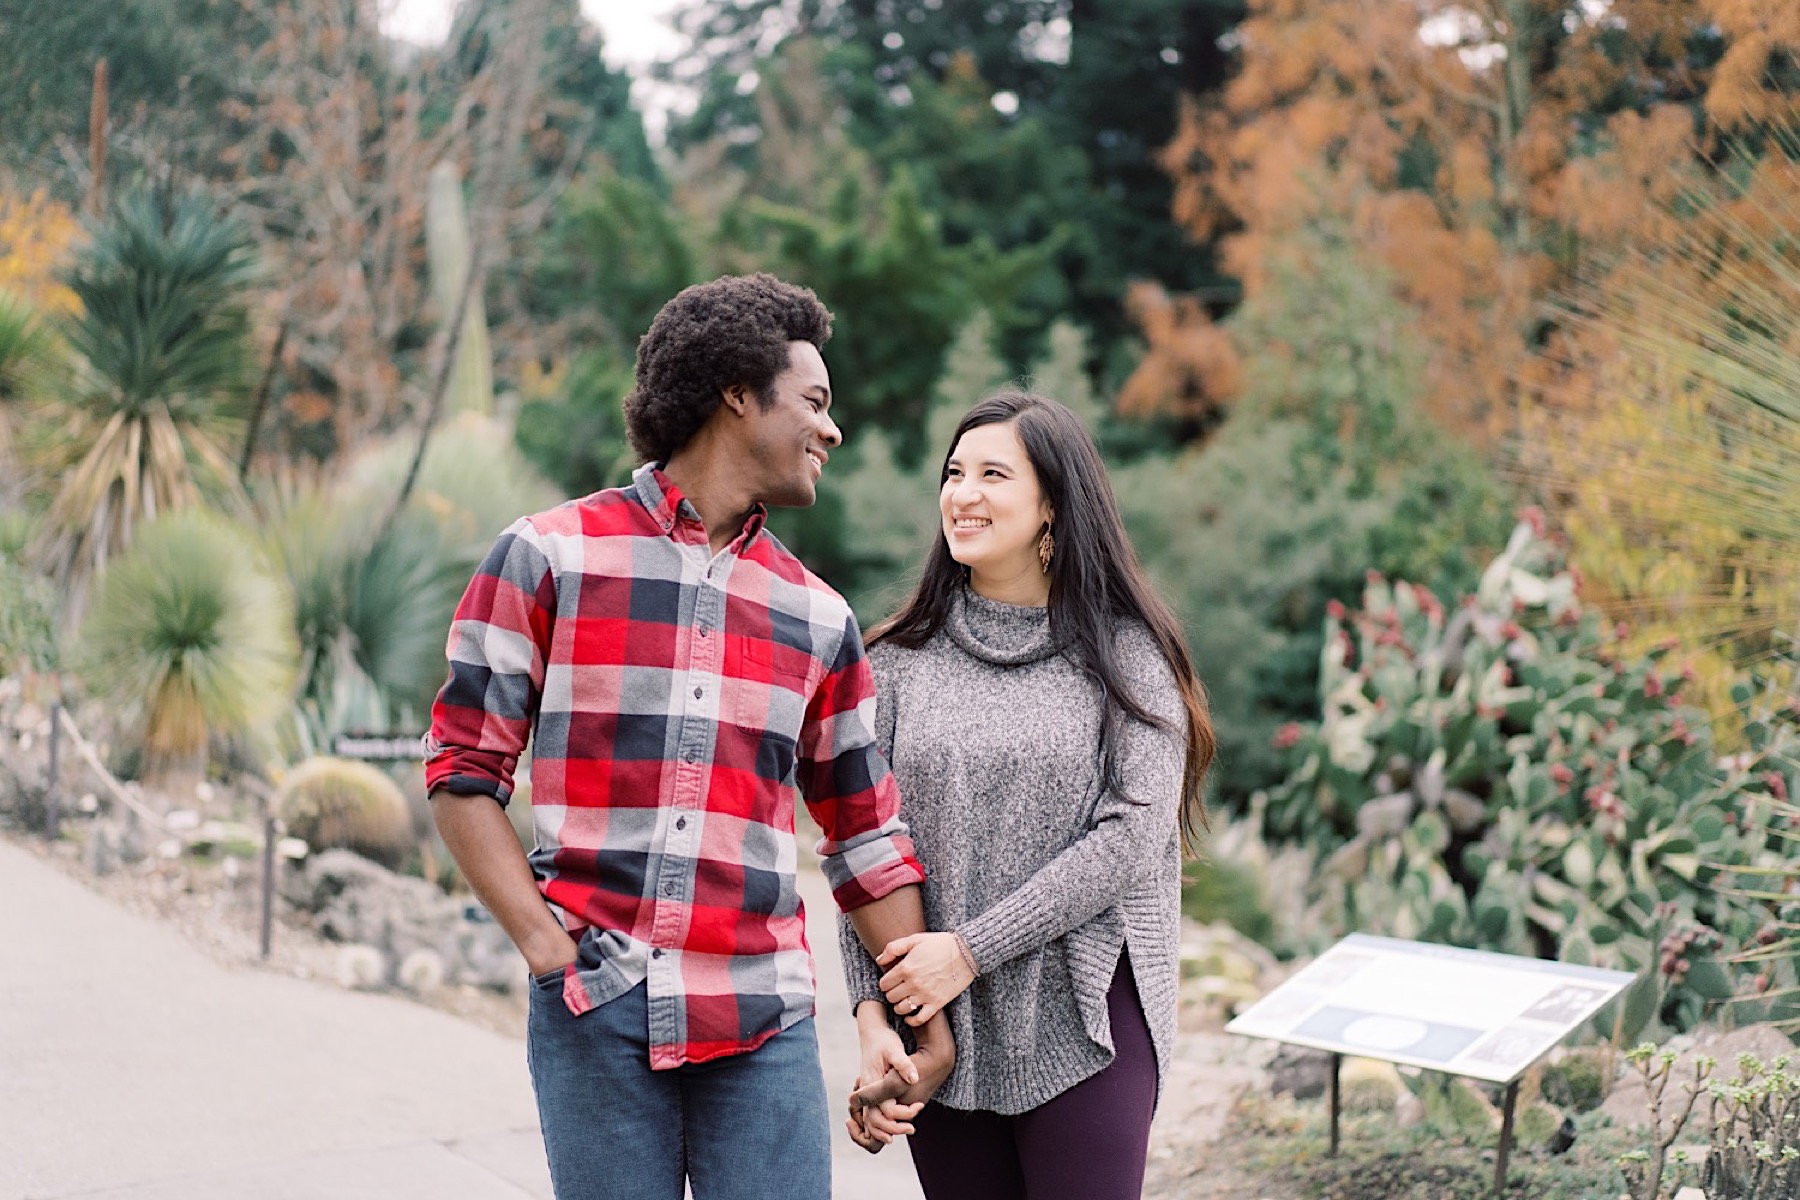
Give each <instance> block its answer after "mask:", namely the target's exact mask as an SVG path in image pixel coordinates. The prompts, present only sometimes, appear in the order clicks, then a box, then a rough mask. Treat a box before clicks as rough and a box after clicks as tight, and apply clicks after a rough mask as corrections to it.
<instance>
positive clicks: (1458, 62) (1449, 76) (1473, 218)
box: [1164, 0, 1755, 447]
mask: <svg viewBox="0 0 1800 1200" xmlns="http://www.w3.org/2000/svg"><path fill="white" fill-rule="evenodd" d="M1741 3H1742V6H1749V7H1754V6H1755V0H1741ZM1729 5H1730V0H1704V2H1703V0H1614V2H1613V3H1611V4H1609V5H1607V6H1605V7H1604V8H1601V7H1599V6H1596V5H1592V4H1584V3H1581V2H1580V0H1476V2H1474V3H1456V4H1452V3H1447V2H1444V0H1420V3H1417V4H1392V3H1384V2H1382V0H1250V3H1249V14H1248V17H1247V19H1246V20H1245V22H1244V24H1243V25H1242V26H1241V28H1240V36H1241V47H1240V54H1241V64H1240V70H1239V73H1238V75H1237V76H1236V77H1235V78H1234V79H1233V80H1232V82H1231V83H1230V84H1229V85H1228V86H1227V87H1226V88H1225V90H1224V91H1223V93H1222V94H1221V95H1220V97H1219V98H1218V99H1217V100H1216V101H1215V102H1212V103H1210V104H1207V105H1201V104H1199V103H1191V104H1189V105H1188V106H1187V108H1186V111H1185V112H1184V113H1183V116H1182V120H1181V124H1180V128H1179V131H1178V133H1177V136H1176V138H1175V139H1174V141H1173V142H1172V143H1171V144H1170V145H1169V147H1168V148H1167V150H1166V152H1165V156H1164V162H1165V165H1166V166H1167V167H1168V168H1169V169H1170V171H1171V172H1172V174H1173V175H1174V178H1175V181H1176V195H1175V215H1176V217H1177V219H1178V220H1179V221H1181V222H1182V223H1183V224H1184V225H1185V226H1187V228H1188V229H1189V230H1190V231H1191V232H1192V233H1193V234H1194V235H1195V236H1196V237H1197V238H1200V239H1219V242H1220V249H1221V252H1222V256H1223V260H1224V262H1225V264H1226V266H1227V268H1228V269H1229V270H1230V271H1231V272H1232V273H1234V274H1236V275H1237V276H1238V277H1239V278H1240V279H1241V280H1242V281H1243V283H1244V287H1245V290H1246V293H1247V294H1250V295H1254V294H1255V292H1256V290H1257V289H1258V288H1260V287H1263V286H1266V284H1267V282H1268V278H1269V271H1268V269H1267V263H1268V261H1269V256H1270V255H1271V254H1272V253H1274V252H1275V251H1276V249H1277V248H1278V246H1279V245H1280V244H1281V243H1282V242H1283V241H1285V240H1286V239H1288V238H1289V236H1290V235H1291V234H1292V233H1293V232H1294V231H1296V230H1298V229H1301V228H1304V227H1306V226H1308V225H1310V224H1313V223H1316V222H1317V221H1319V220H1321V219H1326V218H1328V217H1331V218H1336V219H1339V220H1342V221H1345V222H1347V223H1348V224H1349V226H1350V228H1351V229H1352V230H1353V234H1354V236H1355V238H1356V239H1357V241H1358V242H1359V244H1360V245H1361V247H1362V248H1363V251H1364V252H1365V253H1366V254H1367V255H1368V256H1369V258H1370V261H1371V262H1373V263H1378V264H1380V265H1381V266H1383V267H1384V268H1385V269H1386V270H1387V271H1388V272H1390V273H1391V275H1392V276H1393V278H1394V281H1395V287H1396V289H1397V291H1398V292H1399V298H1400V299H1401V300H1402V302H1404V303H1405V304H1407V305H1409V306H1410V307H1411V308H1412V309H1413V310H1414V311H1416V313H1417V315H1418V323H1419V331H1420V332H1421V334H1422V335H1423V336H1424V339H1425V341H1426V342H1427V343H1428V344H1429V345H1430V346H1431V347H1432V353H1431V358H1430V361H1429V363H1428V364H1427V366H1426V380H1425V384H1426V386H1425V396H1424V403H1425V406H1426V408H1427V410H1428V411H1429V412H1431V413H1432V414H1433V415H1434V416H1435V417H1436V418H1437V419H1438V420H1440V421H1441V422H1442V423H1443V424H1445V425H1446V426H1447V427H1449V428H1450V429H1452V430H1453V431H1456V432H1458V433H1461V434H1463V435H1464V436H1466V437H1469V438H1471V439H1473V440H1475V441H1477V442H1478V443H1479V444H1483V445H1487V446H1490V447H1491V446H1494V445H1496V444H1497V443H1498V441H1499V440H1500V438H1502V437H1503V436H1504V435H1506V434H1508V433H1510V432H1511V431H1512V430H1513V429H1514V427H1515V404H1514V397H1515V395H1516V386H1517V380H1518V377H1519V375H1520V371H1521V367H1522V364H1523V363H1524V362H1525V361H1526V359H1527V358H1528V356H1529V355H1530V354H1531V353H1532V351H1533V349H1534V343H1535V341H1536V339H1537V336H1538V329H1537V326H1538V323H1539V321H1540V312H1539V303H1540V301H1541V299H1542V298H1543V297H1544V296H1545V295H1546V294H1547V293H1548V292H1550V291H1551V290H1552V289H1554V288H1555V287H1557V286H1558V285H1559V284H1560V283H1561V282H1563V281H1564V280H1566V279H1568V278H1569V277H1570V276H1571V274H1572V273H1573V272H1574V271H1575V270H1576V269H1577V268H1578V266H1579V264H1581V263H1582V262H1583V261H1584V260H1585V259H1586V257H1587V256H1589V255H1591V254H1594V253H1605V252H1607V249H1608V242H1609V240H1610V239H1616V238H1617V237H1619V236H1621V235H1622V234H1623V233H1625V232H1626V231H1628V230H1630V229H1631V228H1632V227H1633V225H1634V223H1635V222H1636V221H1637V220H1638V219H1639V218H1640V217H1641V215H1642V214H1644V213H1645V212H1646V211H1647V210H1648V209H1649V208H1651V207H1652V206H1653V205H1654V203H1655V200H1656V197H1655V195H1654V194H1653V189H1652V184H1653V182H1654V179H1655V177H1656V173H1655V172H1654V171H1649V170H1646V169H1643V168H1644V166H1645V165H1646V164H1653V163H1666V162H1668V161H1669V160H1670V159H1671V158H1680V157H1684V156H1686V155H1687V154H1688V153H1689V150H1688V146H1689V143H1690V142H1691V141H1692V139H1693V137H1694V134H1695V125H1694V115H1693V113H1694V110H1695V108H1696V107H1697V106H1698V104H1699V103H1700V101H1701V100H1702V98H1703V97H1705V96H1706V95H1707V88H1708V85H1709V83H1710V82H1711V77H1712V74H1713V68H1712V64H1713V62H1714V61H1715V60H1716V59H1717V58H1718V56H1719V54H1720V53H1721V42H1720V37H1719V29H1721V28H1723V27H1724V22H1723V21H1722V20H1721V21H1720V22H1719V24H1718V25H1717V26H1715V25H1714V23H1713V22H1714V15H1713V14H1712V12H1711V11H1710V10H1711V9H1712V8H1720V9H1724V8H1727V7H1729ZM1655 105H1663V106H1666V107H1663V108H1657V107H1655ZM1606 147H1611V148H1613V149H1614V151H1615V152H1616V153H1615V159H1614V161H1613V163H1612V164H1611V166H1610V167H1609V171H1608V173H1606V174H1603V175H1596V174H1595V173H1594V171H1593V170H1592V168H1590V167H1589V166H1587V165H1586V159H1587V158H1589V157H1590V156H1591V155H1592V153H1593V152H1594V150H1595V149H1596V148H1606ZM1634 165H1635V168H1636V169H1634ZM1601 183H1604V185H1605V186H1604V187H1603V188H1602V187H1600V186H1599V185H1600V184H1601ZM1250 349H1251V350H1252V352H1256V350H1257V349H1258V348H1250Z"/></svg>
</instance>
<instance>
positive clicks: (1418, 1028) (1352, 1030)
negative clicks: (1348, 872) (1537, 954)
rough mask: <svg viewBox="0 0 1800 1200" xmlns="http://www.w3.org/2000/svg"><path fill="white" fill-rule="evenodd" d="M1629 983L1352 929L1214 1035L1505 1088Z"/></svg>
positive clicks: (1584, 970)
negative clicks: (1236, 1035)
mask: <svg viewBox="0 0 1800 1200" xmlns="http://www.w3.org/2000/svg"><path fill="white" fill-rule="evenodd" d="M1635 978H1636V977H1635V976H1633V975H1631V974H1629V973H1627V972H1624V971H1608V970H1603V969H1601V968H1599V967H1581V966H1574V965H1572V964H1569V963H1557V962H1545V961H1543V960H1542V959H1536V958H1524V957H1520V956H1517V955H1512V954H1493V953H1489V952H1487V951H1482V950H1463V949H1459V948H1457V947H1454V946H1433V945H1427V944H1425V943H1423V942H1407V941H1401V940H1399V939H1396V938H1384V937H1372V936H1369V935H1368V934H1361V933H1353V934H1351V935H1350V936H1349V937H1347V938H1345V939H1344V940H1343V941H1341V942H1339V943H1338V944H1337V945H1335V946H1333V947H1332V948H1331V949H1329V950H1327V951H1326V952H1325V953H1324V954H1322V955H1320V956H1319V957H1318V958H1317V959H1315V960H1314V961H1313V962H1312V963H1310V964H1309V965H1307V966H1306V967H1305V968H1303V969H1302V970H1301V971H1299V972H1298V973H1297V974H1295V975H1294V977H1293V978H1292V979H1289V980H1288V981H1287V982H1286V983H1283V984H1282V985H1281V986H1280V987H1278V988H1276V989H1275V990H1274V991H1272V992H1270V993H1269V994H1268V995H1266V996H1264V997H1263V998H1262V999H1261V1000H1259V1001H1258V1002H1257V1003H1256V1004H1254V1005H1253V1006H1251V1007H1250V1008H1248V1009H1246V1010H1245V1011H1244V1012H1243V1013H1242V1014H1240V1015H1239V1016H1238V1018H1237V1019H1236V1020H1234V1021H1232V1022H1231V1023H1230V1024H1229V1025H1227V1026H1225V1029H1226V1032H1228V1033H1239V1034H1244V1035H1245V1036H1248V1037H1260V1038H1272V1039H1274V1040H1276V1041H1281V1042H1291V1043H1293V1044H1294V1045H1299V1046H1311V1047H1314V1048H1315V1049H1319V1050H1329V1051H1332V1052H1333V1053H1336V1054H1348V1055H1355V1056H1358V1057H1362V1058H1380V1059H1386V1060H1387V1061H1389V1062H1396V1063H1406V1064H1410V1065H1412V1066H1415V1067H1425V1068H1428V1069H1430V1070H1433V1071H1444V1072H1447V1073H1449V1074H1452V1075H1466V1076H1470V1077H1472V1078H1475V1079H1486V1080H1489V1081H1491V1082H1493V1083H1511V1082H1512V1081H1513V1080H1515V1079H1517V1078H1518V1077H1519V1075H1520V1074H1522V1073H1523V1072H1524V1070H1525V1068H1527V1067H1529V1066H1530V1065H1531V1064H1532V1063H1534V1062H1536V1061H1537V1060H1538V1059H1539V1058H1542V1057H1543V1056H1544V1054H1545V1053H1546V1052H1547V1051H1548V1050H1549V1049H1550V1048H1551V1047H1552V1046H1554V1045H1556V1043H1558V1042H1560V1041H1561V1040H1562V1039H1563V1038H1565V1037H1567V1036H1568V1035H1569V1033H1570V1032H1571V1031H1572V1030H1574V1029H1575V1028H1576V1027H1577V1026H1579V1025H1580V1024H1581V1023H1582V1022H1583V1021H1585V1020H1587V1019H1588V1018H1589V1017H1591V1016H1593V1015H1594V1014H1595V1013H1597V1012H1599V1011H1600V1009H1601V1008H1603V1007H1604V1006H1605V1005H1606V1003H1607V1001H1609V1000H1611V999H1612V998H1613V997H1615V996H1617V995H1618V994H1619V993H1620V992H1622V991H1624V990H1625V989H1626V988H1627V987H1629V986H1630V985H1631V982H1632V980H1633V979H1635Z"/></svg>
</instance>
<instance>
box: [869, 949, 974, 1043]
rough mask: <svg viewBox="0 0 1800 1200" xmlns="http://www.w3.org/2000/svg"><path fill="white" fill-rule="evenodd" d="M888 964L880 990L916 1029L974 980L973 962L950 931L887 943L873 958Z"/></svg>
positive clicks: (935, 1014)
mask: <svg viewBox="0 0 1800 1200" xmlns="http://www.w3.org/2000/svg"><path fill="white" fill-rule="evenodd" d="M875 961H876V963H877V964H878V965H880V966H883V967H892V968H893V969H892V970H890V971H889V972H888V973H887V974H886V975H883V976H882V977H881V991H882V993H883V994H884V995H885V996H887V998H888V1003H889V1004H891V1005H893V1006H894V1011H895V1012H897V1013H899V1014H900V1015H901V1016H902V1017H903V1018H905V1020H906V1023H907V1024H908V1025H911V1026H912V1027H913V1028H915V1029H917V1028H918V1027H919V1026H921V1025H923V1024H925V1022H927V1021H929V1020H931V1019H932V1018H933V1017H935V1016H937V1015H938V1014H939V1013H941V1012H943V1011H944V1006H945V1005H947V1004H949V1003H950V1002H951V1001H952V1000H954V999H956V998H957V997H958V996H960V995H962V993H963V990H964V989H965V988H967V987H968V986H969V985H970V984H971V983H974V982H975V969H974V964H973V962H972V961H971V960H970V958H969V953H968V951H967V950H966V949H965V948H964V947H963V944H962V939H961V938H959V937H958V936H957V935H956V934H954V933H915V934H910V935H908V936H906V937H903V938H895V939H894V940H893V941H891V942H889V943H888V944H887V946H886V948H884V949H883V950H882V952H881V954H880V955H879V956H878V957H877V958H876V960H875Z"/></svg>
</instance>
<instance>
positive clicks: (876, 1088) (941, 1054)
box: [850, 1001, 956, 1110]
mask: <svg viewBox="0 0 1800 1200" xmlns="http://www.w3.org/2000/svg"><path fill="white" fill-rule="evenodd" d="M864 1003H865V1004H866V1003H869V1002H868V1001H865V1002H864ZM911 1063H912V1066H913V1067H914V1068H915V1069H916V1070H917V1071H918V1079H917V1080H916V1081H913V1082H908V1080H907V1078H906V1076H904V1075H902V1074H901V1073H900V1072H899V1071H896V1070H893V1069H891V1068H890V1069H889V1070H888V1072H887V1074H885V1075H883V1076H882V1077H881V1078H880V1079H878V1080H876V1081H875V1082H873V1083H869V1084H865V1085H864V1086H862V1087H859V1088H858V1089H857V1090H856V1093H855V1094H854V1095H852V1096H851V1097H850V1106H851V1109H852V1110H855V1109H857V1108H867V1109H873V1108H876V1107H878V1106H880V1105H881V1104H883V1103H884V1102H886V1101H893V1100H898V1101H899V1102H900V1103H901V1104H906V1105H911V1104H923V1103H924V1102H925V1101H927V1100H929V1099H931V1098H932V1096H934V1095H936V1094H937V1090H938V1089H939V1088H940V1087H943V1086H944V1080H946V1079H948V1078H950V1072H951V1071H952V1070H954V1069H955V1067H956V1042H955V1040H954V1039H953V1038H952V1037H951V1036H950V1022H949V1020H948V1018H946V1017H944V1016H943V1015H942V1014H939V1015H938V1016H937V1017H934V1018H933V1019H932V1021H931V1023H930V1024H928V1025H927V1026H926V1027H925V1028H924V1029H922V1030H920V1032H919V1048H918V1050H917V1051H915V1052H914V1053H913V1055H912V1058H911Z"/></svg>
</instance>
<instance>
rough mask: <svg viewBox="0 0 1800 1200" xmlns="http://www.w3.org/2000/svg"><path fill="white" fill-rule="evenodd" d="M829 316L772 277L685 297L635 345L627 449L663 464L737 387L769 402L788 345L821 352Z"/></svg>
mask: <svg viewBox="0 0 1800 1200" xmlns="http://www.w3.org/2000/svg"><path fill="white" fill-rule="evenodd" d="M830 338H831V313H830V312H829V311H827V309H826V308H825V306H824V305H823V304H821V303H819V298H818V297H817V296H815V295H814V294H813V293H812V290H811V289H810V288H803V287H799V286H797V285H795V284H792V283H784V282H782V281H781V280H779V279H777V278H775V277H774V276H773V275H769V274H767V273H763V272H759V273H757V274H755V275H726V276H723V277H721V278H719V279H715V280H713V281H712V282H711V283H697V284H695V285H694V286H693V287H690V288H685V289H683V290H682V291H681V292H680V293H679V294H677V295H676V297H675V298H674V299H673V300H670V301H669V302H668V303H667V304H665V305H663V307H662V311H661V312H659V313H657V314H656V319H655V320H654V321H652V322H651V323H650V332H648V333H646V334H645V335H644V336H643V337H642V338H641V339H640V340H639V341H638V349H637V386H636V387H635V388H633V389H632V392H631V394H630V395H629V396H627V397H625V430H626V433H627V434H629V435H630V437H631V445H632V448H633V449H635V450H636V451H637V452H638V453H639V454H640V455H642V456H643V457H644V458H645V459H646V460H648V461H650V462H657V463H666V462H668V461H669V459H670V458H671V457H673V456H674V454H675V452H676V451H677V450H680V449H681V448H682V447H683V446H685V445H687V443H688V439H690V438H692V437H693V436H694V434H695V433H696V432H698V430H699V429H700V427H701V426H702V425H704V424H706V422H707V421H708V420H710V419H711V418H712V415H713V413H714V412H716V411H718V407H719V400H720V392H721V391H723V389H725V388H727V387H729V386H730V385H732V384H734V383H739V384H743V385H744V386H745V387H748V388H750V389H751V390H752V391H753V392H754V393H755V394H756V396H757V398H758V400H759V401H760V402H762V403H764V404H767V403H768V402H769V396H768V391H769V385H770V384H772V383H774V382H775V377H776V376H777V375H779V374H781V373H782V372H783V371H785V370H786V369H787V366H788V343H789V342H811V343H812V344H813V345H815V346H817V347H819V348H820V349H823V348H824V346H825V343H826V342H827V341H828V340H829V339H830Z"/></svg>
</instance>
